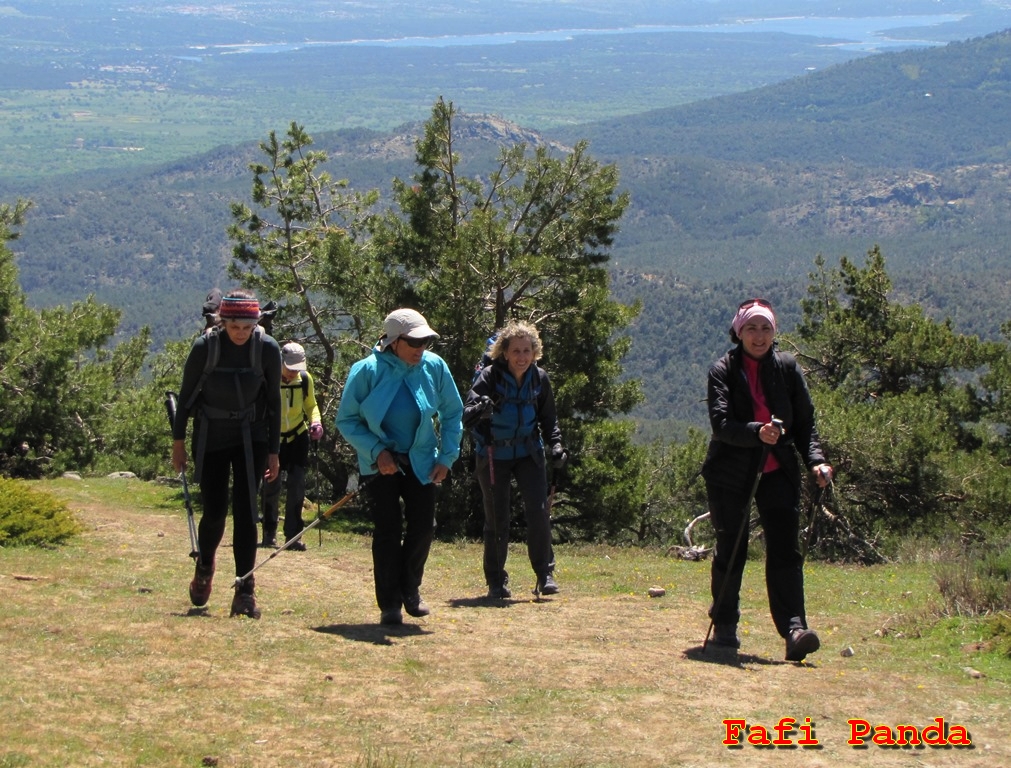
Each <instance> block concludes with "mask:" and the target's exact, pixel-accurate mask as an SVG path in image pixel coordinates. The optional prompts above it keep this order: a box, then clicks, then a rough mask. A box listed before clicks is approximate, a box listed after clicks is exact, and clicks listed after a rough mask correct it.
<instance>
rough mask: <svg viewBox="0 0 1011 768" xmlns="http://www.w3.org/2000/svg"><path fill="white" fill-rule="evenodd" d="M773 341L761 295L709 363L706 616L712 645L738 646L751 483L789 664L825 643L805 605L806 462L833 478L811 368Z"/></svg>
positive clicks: (772, 603) (815, 472)
mask: <svg viewBox="0 0 1011 768" xmlns="http://www.w3.org/2000/svg"><path fill="white" fill-rule="evenodd" d="M775 338H776V316H775V314H774V312H773V310H772V306H771V305H770V304H769V302H768V301H766V300H764V299H749V300H748V301H745V302H743V303H742V304H741V305H740V307H738V309H737V313H736V314H735V315H734V319H733V323H732V325H731V330H730V339H731V341H732V342H733V343H734V344H735V346H734V348H733V349H731V350H730V351H729V352H727V353H726V354H725V355H723V357H721V358H720V359H719V360H717V361H716V362H715V363H714V364H713V365H712V367H711V368H710V369H709V381H708V403H709V421H710V424H711V426H712V430H713V435H712V439H711V440H710V442H709V451H708V453H707V455H706V460H705V463H704V464H703V467H702V476H703V478H704V479H705V482H706V493H707V496H708V500H709V513H710V518H711V520H712V523H713V527H714V528H715V529H716V551H715V554H714V556H713V565H712V581H711V589H712V597H713V604H712V606H711V607H710V609H709V617H710V619H712V621H713V624H714V626H715V632H714V634H713V639H712V642H713V644H714V645H722V646H726V647H730V648H735V649H736V648H740V647H741V641H740V638H739V637H738V634H737V622H738V620H739V618H740V615H741V614H740V591H741V578H742V576H743V574H744V564H745V561H746V560H747V543H746V541H745V542H743V546H735V545H736V544H737V541H738V534H739V532H740V530H741V529H742V528H743V526H744V525H745V523H746V518H747V516H750V514H751V500H752V499H751V494H752V492H753V489H754V502H755V506H756V507H757V508H758V515H759V519H760V521H761V524H762V529H763V531H764V534H765V548H766V557H765V583H766V589H767V591H768V595H769V609H770V611H771V613H772V620H773V622H774V623H775V625H776V630H777V631H778V632H779V634H780V636H782V637H783V638H784V639H785V640H786V658H787V660H788V661H802V660H803V659H804V658H805V657H806V656H807V655H808V654H809V653H813V652H814V651H816V650H818V647H819V645H820V641H819V639H818V635H816V634H815V633H814V632H813V631H812V630H810V629H808V626H807V617H806V615H805V609H804V570H803V555H802V554H801V551H800V546H799V541H798V538H799V536H798V534H799V529H800V495H801V483H802V480H803V478H802V471H801V467H800V461H803V462H804V465H805V467H806V468H807V470H808V471H809V472H810V473H811V474H812V476H813V477H814V479H815V481H816V482H817V483H818V485H819V486H822V487H824V486H825V485H827V484H828V482H829V480H830V479H831V477H832V467H830V466H829V465H828V464H827V463H825V456H824V454H823V453H822V450H821V445H820V442H819V439H818V432H817V430H816V428H815V417H814V405H813V403H812V402H811V395H810V393H809V391H808V388H807V383H806V381H805V380H804V374H803V373H802V371H801V369H800V366H799V365H798V364H797V360H796V358H794V356H793V355H790V354H788V353H786V352H782V351H780V350H779V349H778V347H777V346H776V342H775ZM759 464H761V466H759ZM756 480H757V482H756ZM731 560H732V561H733V562H731Z"/></svg>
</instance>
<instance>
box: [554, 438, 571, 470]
mask: <svg viewBox="0 0 1011 768" xmlns="http://www.w3.org/2000/svg"><path fill="white" fill-rule="evenodd" d="M568 461H569V452H568V451H566V450H565V449H564V448H562V444H561V443H555V444H554V445H553V446H551V464H552V466H553V467H554V468H555V469H561V468H562V467H564V466H565V465H566V464H567V463H568Z"/></svg>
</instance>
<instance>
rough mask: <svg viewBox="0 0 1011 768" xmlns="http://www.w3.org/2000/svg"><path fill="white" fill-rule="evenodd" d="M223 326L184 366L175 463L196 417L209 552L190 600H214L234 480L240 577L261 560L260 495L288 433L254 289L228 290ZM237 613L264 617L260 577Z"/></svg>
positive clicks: (247, 585)
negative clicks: (257, 594)
mask: <svg viewBox="0 0 1011 768" xmlns="http://www.w3.org/2000/svg"><path fill="white" fill-rule="evenodd" d="M217 314H218V325H217V326H216V327H215V328H212V329H211V330H210V331H208V332H206V333H203V334H201V335H200V336H199V337H198V338H197V339H196V340H195V341H194V342H193V346H192V347H191V348H190V353H189V356H188V357H187V358H186V364H185V367H184V368H183V381H182V385H181V387H180V390H179V407H178V410H177V411H176V419H175V423H174V424H173V428H172V437H173V442H172V465H173V466H174V467H175V470H176V471H177V472H183V471H185V469H186V462H187V455H186V454H187V452H186V442H185V440H186V422H187V420H188V419H189V417H190V415H192V416H193V417H194V420H193V438H192V443H191V447H192V454H193V463H194V480H195V481H196V482H197V483H199V485H200V496H201V501H202V506H203V514H202V515H201V518H200V524H199V534H198V536H199V541H200V553H201V557H200V560H198V562H197V564H196V572H195V574H194V576H193V581H192V582H190V590H189V591H190V600H191V601H192V602H193V605H195V606H198V607H200V606H204V605H207V601H208V599H209V598H210V596H211V581H212V579H213V576H214V566H215V560H214V555H215V552H216V551H217V548H218V545H219V544H220V543H221V539H222V537H223V536H224V532H225V522H226V519H227V517H228V497H229V483H230V482H231V495H232V517H233V528H234V530H233V535H232V551H233V555H234V559H235V575H236V576H244V575H245V574H246V573H248V572H249V571H251V570H252V568H253V565H254V564H255V561H256V542H257V510H256V493H257V488H258V486H259V482H260V479H261V478H263V477H265V478H266V479H267V481H268V482H269V481H272V480H274V479H275V478H276V477H277V475H278V471H279V470H278V447H279V442H280V438H281V416H280V413H281V350H280V348H279V347H278V345H277V342H276V341H274V339H273V338H271V337H270V336H268V335H266V334H265V333H264V332H263V330H262V329H261V328H258V327H257V323H258V322H259V319H260V306H259V304H258V303H257V300H256V296H255V295H254V294H253V293H252V292H251V291H246V290H241V289H240V290H234V291H230V292H229V293H227V294H226V295H225V296H224V297H223V298H222V299H221V303H220V305H219V307H218V312H217ZM231 615H232V616H235V615H243V616H249V617H251V618H254V619H258V618H259V617H260V610H259V608H257V606H256V597H255V592H254V579H252V578H249V579H246V580H244V581H243V582H242V583H241V585H240V586H239V587H238V588H237V589H236V591H235V595H234V597H233V599H232V608H231Z"/></svg>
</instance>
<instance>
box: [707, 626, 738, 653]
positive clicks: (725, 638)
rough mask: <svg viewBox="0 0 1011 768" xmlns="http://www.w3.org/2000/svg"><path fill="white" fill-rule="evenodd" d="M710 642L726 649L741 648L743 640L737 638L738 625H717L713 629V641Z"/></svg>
mask: <svg viewBox="0 0 1011 768" xmlns="http://www.w3.org/2000/svg"><path fill="white" fill-rule="evenodd" d="M710 642H711V643H712V644H713V645H720V646H723V647H724V648H740V647H741V638H739V637H738V636H737V625H736V624H717V625H716V626H715V627H714V628H713V639H712V640H711V641H710Z"/></svg>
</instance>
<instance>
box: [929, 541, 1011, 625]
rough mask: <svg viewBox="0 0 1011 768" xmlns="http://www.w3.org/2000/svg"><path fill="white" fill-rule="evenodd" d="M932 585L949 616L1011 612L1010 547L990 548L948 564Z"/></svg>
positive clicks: (1002, 544) (996, 546)
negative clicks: (935, 586)
mask: <svg viewBox="0 0 1011 768" xmlns="http://www.w3.org/2000/svg"><path fill="white" fill-rule="evenodd" d="M935 581H936V582H937V586H938V589H939V590H940V592H941V597H942V599H943V600H944V613H945V614H947V615H949V616H987V615H991V614H999V613H1002V612H1004V613H1007V612H1011V544H1009V543H1008V542H1003V543H1001V544H1000V545H991V546H990V547H987V548H986V549H982V550H978V551H976V552H970V553H968V554H967V555H966V556H964V557H962V558H960V559H959V560H957V561H951V562H947V563H945V564H944V565H942V566H941V567H939V568H938V570H937V575H936V576H935Z"/></svg>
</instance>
